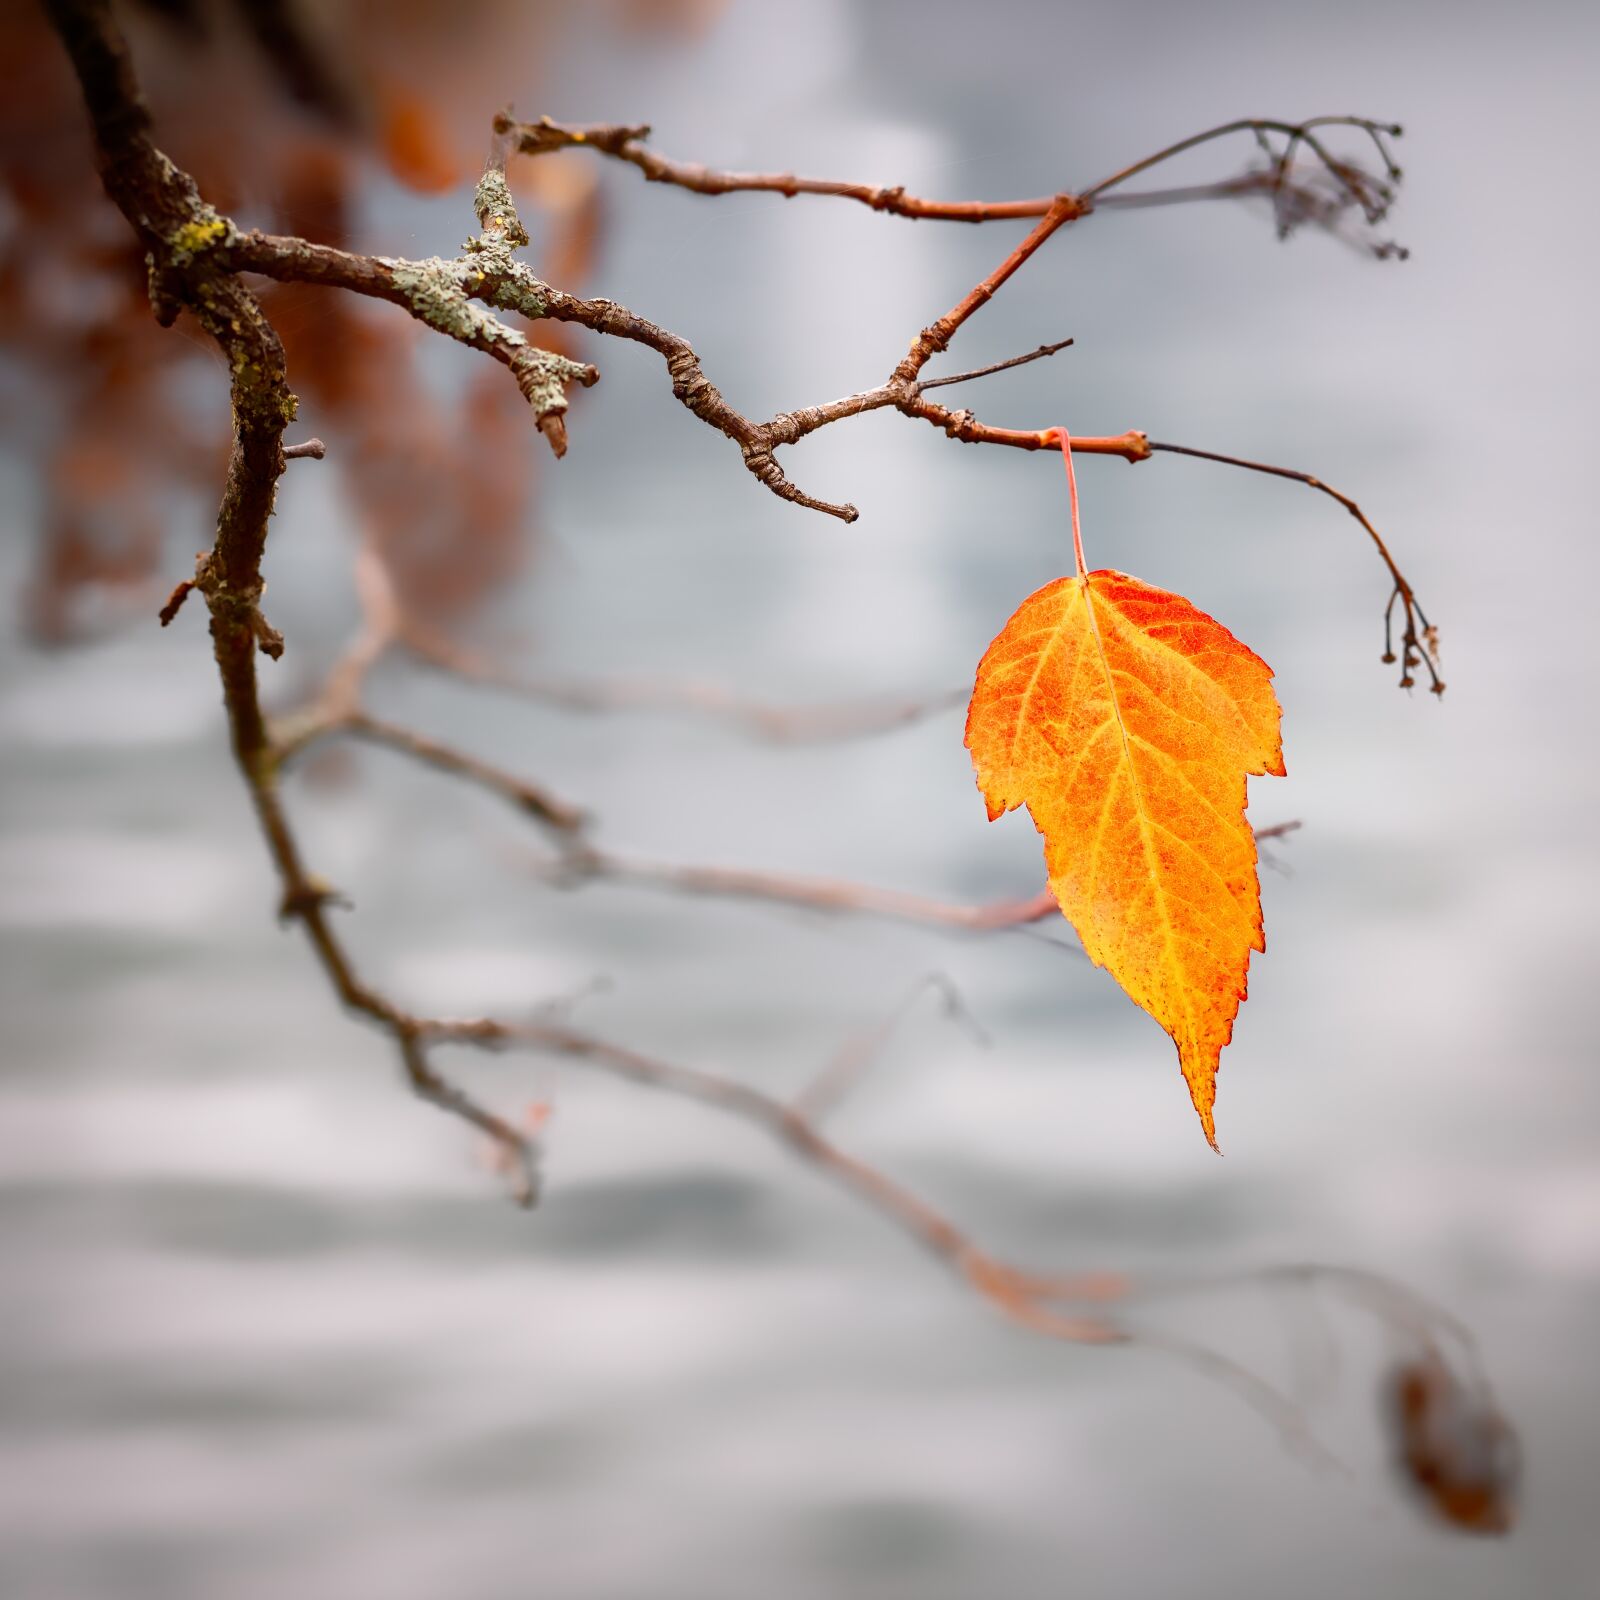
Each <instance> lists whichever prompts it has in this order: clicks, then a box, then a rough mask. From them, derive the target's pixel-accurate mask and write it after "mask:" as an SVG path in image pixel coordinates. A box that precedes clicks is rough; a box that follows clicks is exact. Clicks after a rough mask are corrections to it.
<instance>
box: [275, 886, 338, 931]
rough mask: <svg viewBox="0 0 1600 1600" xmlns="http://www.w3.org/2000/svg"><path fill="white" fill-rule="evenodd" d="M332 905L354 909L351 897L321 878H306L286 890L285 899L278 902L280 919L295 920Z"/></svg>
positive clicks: (285, 920)
mask: <svg viewBox="0 0 1600 1600" xmlns="http://www.w3.org/2000/svg"><path fill="white" fill-rule="evenodd" d="M330 905H332V906H340V907H342V908H343V909H344V910H346V911H348V910H350V909H352V907H351V902H350V900H349V898H348V897H347V896H345V895H342V894H340V893H339V891H338V890H337V889H335V888H334V887H333V885H332V884H330V883H325V882H323V880H322V879H321V878H305V879H303V880H302V881H301V882H299V883H296V884H293V885H291V886H290V887H289V888H287V889H285V890H284V892H283V899H282V900H280V901H279V902H278V921H279V922H294V921H297V920H299V919H301V918H304V917H311V916H315V915H316V914H317V913H318V912H320V911H321V910H322V908H323V907H324V906H330Z"/></svg>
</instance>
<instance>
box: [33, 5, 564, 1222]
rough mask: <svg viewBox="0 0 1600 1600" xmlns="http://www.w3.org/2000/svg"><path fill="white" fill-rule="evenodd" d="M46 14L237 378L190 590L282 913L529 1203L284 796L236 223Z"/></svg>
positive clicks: (123, 185) (124, 75)
mask: <svg viewBox="0 0 1600 1600" xmlns="http://www.w3.org/2000/svg"><path fill="white" fill-rule="evenodd" d="M49 11H50V16H51V20H52V22H53V23H54V24H55V27H56V30H57V32H58V34H59V35H60V37H61V40H62V43H63V44H64V46H65V47H66V50H67V54H68V56H69V57H70V59H71V61H72V64H73V68H74V70H75V71H76V73H77V76H78V80H79V83H80V85H81V86H82V89H83V94H84V100H85V104H86V107H87V109H88V113H89V119H90V123H91V126H92V129H93V132H94V141H95V158H96V165H97V167H98V169H99V172H100V176H101V179H102V181H103V183H104V184H105V188H106V192H107V194H108V195H109V196H110V197H111V199H112V201H113V202H114V203H115V204H116V206H117V207H118V209H119V210H121V211H122V213H123V215H124V216H125V217H126V218H127V219H128V222H129V224H130V225H131V226H132V227H133V229H134V230H135V232H136V233H137V234H138V235H139V237H140V239H141V240H142V241H143V242H144V244H145V247H146V249H147V250H148V252H149V255H150V263H151V264H150V281H151V294H152V299H153V300H154V302H155V307H156V313H157V316H158V317H159V318H160V319H161V320H162V321H163V322H164V323H170V322H171V321H173V320H174V319H175V318H176V316H177V314H178V311H179V309H180V308H182V309H186V310H188V311H190V312H191V313H192V314H193V315H194V316H195V317H196V318H197V320H198V321H199V322H200V325H201V326H202V327H203V328H204V329H205V331H206V333H207V334H209V335H210V337H211V338H212V339H213V340H214V341H215V342H216V344H217V345H218V347H219V348H220V349H221V351H222V353H223V356H224V357H225V358H226V360H227V363H228V369H229V372H230V374H231V390H232V402H233V422H234V443H233V451H232V455H231V457H230V459H229V463H228V472H227V480H226V483H225V484H224V487H223V493H222V504H221V506H220V508H219V510H218V513H217V530H216V538H215V542H214V543H213V545H212V547H211V549H210V550H208V551H206V552H204V553H202V555H201V556H200V558H199V560H198V562H197V564H196V568H195V576H194V578H193V580H192V581H191V582H190V584H189V586H188V588H189V589H192V590H194V591H197V592H198V593H199V594H200V595H201V597H202V598H203V599H204V600H205V602H206V606H207V609H208V610H209V612H210V617H211V640H212V651H213V654H214V656H215V658H216V663H217V671H218V673H219V675H220V677H221V679H222V692H223V702H224V705H225V707H226V710H227V716H228V727H229V732H230V735H231V739H232V745H233V753H234V758H235V760H236V761H237V763H238V766H239V771H240V773H241V774H242V776H243V778H244V781H245V784H246V786H247V787H248V789H249V792H250V798H251V800H252V802H253V803H254V806H255V810H256V816H257V818H258V820H259V821H260V824H261V830H262V833H263V835H264V836H265V838H266V841H267V847H268V849H269V851H270V852H271V854H272V858H273V862H274V864H275V866H276V867H277V870H278V876H279V880H280V882H281V885H282V890H283V896H282V900H281V902H280V910H281V913H282V915H283V916H284V917H285V918H286V919H293V920H296V921H298V922H300V924H301V925H302V926H303V927H304V928H305V931H306V935H307V937H308V938H309V940H310V941H311V945H312V948H313V949H314V950H315V951H316V953H317V957H318V960H319V961H320V962H321V964H322V967H323V970H324V972H325V973H326V975H327V977H328V979H329V982H330V983H331V984H332V986H333V989H334V991H335V993H336V994H338V996H339V998H340V999H341V1000H342V1001H343V1002H344V1004H345V1005H346V1006H348V1007H349V1008H350V1009H351V1010H353V1011H357V1012H359V1013H361V1014H362V1015H364V1016H366V1017H368V1018H369V1019H370V1020H371V1021H373V1022H375V1023H376V1024H378V1025H379V1026H380V1027H381V1028H383V1029H384V1030H385V1031H386V1032H387V1033H388V1034H390V1036H391V1037H392V1038H393V1039H394V1040H395V1042H396V1044H397V1046H398V1048H399V1052H400V1057H401V1062H402V1065H403V1067H404V1069H405V1073H406V1077H407V1080H408V1081H409V1083H410V1084H411V1086H412V1087H413V1089H415V1090H416V1092H417V1093H419V1094H421V1095H423V1096H425V1097H426V1098H427V1099H429V1100H431V1101H432V1102H434V1103H435V1104H437V1105H439V1106H441V1107H442V1108H444V1109H446V1110H448V1111H450V1112H452V1113H453V1114H455V1115H456V1116H459V1117H461V1118H463V1119H464V1120H466V1121H467V1122H469V1123H471V1124H473V1125H474V1126H475V1127H477V1128H478V1129H479V1130H480V1131H482V1132H483V1133H485V1134H486V1135H487V1136H488V1137H489V1138H491V1139H493V1140H494V1141H495V1142H496V1143H497V1145H498V1146H499V1147H500V1148H501V1149H502V1151H503V1152H504V1153H505V1156H506V1160H507V1163H508V1165H509V1166H510V1167H511V1168H512V1170H513V1181H512V1186H513V1191H514V1193H515V1194H516V1196H517V1198H518V1199H519V1200H520V1201H522V1202H523V1203H524V1204H529V1203H531V1202H532V1200H533V1197H534V1192H535V1186H536V1180H535V1173H534V1167H533V1149H532V1146H531V1143H530V1141H529V1140H528V1139H527V1138H526V1137H525V1136H524V1135H523V1134H522V1133H521V1132H520V1131H518V1130H517V1129H516V1128H514V1127H512V1126H511V1125H510V1124H509V1123H507V1122H506V1121H504V1120H503V1119H502V1118H500V1117H497V1116H495V1115H494V1114H493V1113H492V1112H489V1111H486V1110H484V1109H483V1108H482V1107H480V1106H479V1105H478V1104H477V1103H476V1102H475V1101H473V1100H472V1099H470V1098H469V1097H468V1096H467V1095H466V1094H464V1093H463V1092H462V1091H461V1090H459V1089H457V1088H455V1087H453V1086H452V1085H450V1084H448V1083H447V1082H445V1080H444V1079H443V1078H441V1077H440V1076H439V1075H438V1074H437V1073H436V1072H435V1071H434V1070H433V1068H432V1067H431V1066H430V1065H429V1063H428V1061H427V1059H426V1053H425V1049H424V1041H423V1038H422V1034H421V1032H420V1030H419V1028H418V1026H417V1023H416V1020H415V1019H414V1018H412V1017H411V1016H409V1015H408V1014H407V1013H406V1012H404V1011H402V1010H401V1009H400V1008H398V1007H397V1006H395V1005H394V1004H393V1003H392V1002H391V1001H389V1000H388V999H387V998H386V997H385V996H383V995H381V994H379V993H378V992H377V991H376V990H373V989H371V988H369V987H368V986H367V985H366V984H364V983H363V982H362V981H361V979H360V978H359V977H358V976H357V975H356V973H355V970H354V968H353V967H352V965H351V963H350V960H349V958H348V956H347V955H346V953H345V950H344V946H343V944H342V943H341V942H340V940H339V937H338V935H337V933H336V932H335V930H334V927H333V924H332V922H331V920H330V917H329V914H328V910H329V904H330V902H331V901H332V900H333V899H334V898H335V896H334V894H333V891H332V890H331V889H329V888H328V886H327V885H325V884H323V883H322V882H321V881H320V880H318V879H317V878H315V877H313V876H312V874H311V873H309V872H308V871H307V869H306V867H305V865H304V863H303V861H302V859H301V856H300V851H299V847H298V845H297V843H296V841H295V837H294V833H293V831H292V829H291V827H290V823H289V820H288V817H287V814H286V813H285V811H284V809H283V805H282V801H281V798H280V796H279V792H278V762H277V760H276V752H275V750H274V747H273V744H272V740H271V737H270V735H269V733H268V729H267V725H266V721H265V718H264V717H263V715H262V711H261V701H260V696H259V693H258V686H257V682H256V652H257V650H258V649H259V650H260V651H261V652H263V653H264V654H266V655H269V656H273V657H277V656H279V655H281V654H282V651H283V638H282V636H281V635H280V634H279V633H278V632H277V630H276V629H274V628H273V627H271V626H270V624H268V622H267V621H266V619H265V617H264V616H263V615H262V613H261V609H260V600H261V595H262V592H263V590H264V588H265V582H264V580H263V578H262V574H261V562H262V556H263V553H264V551H265V549H266V540H267V524H268V519H269V518H270V517H271V515H272V510H273V501H274V496H275V492H276V486H277V481H278V478H279V477H280V476H281V475H282V473H283V470H284V451H283V433H284V429H285V428H286V427H287V426H288V424H289V423H290V422H291V421H292V420H293V418H294V414H295V397H294V395H293V393H292V392H291V391H290V389H289V384H288V378H287V373H286V371H285V365H284V356H283V346H282V345H281V344H280V343H279V340H278V336H277V333H276V331H275V330H274V329H273V327H272V325H271V323H270V322H269V321H268V320H267V318H266V316H265V315H264V313H263V312H262V310H261V306H260V304H259V303H258V302H257V300H256V298H255V297H254V296H253V295H252V294H251V293H250V292H249V291H248V290H247V289H246V288H245V287H244V285H243V284H242V283H240V282H239V280H238V278H237V276H235V275H234V273H233V272H232V271H231V270H229V269H228V268H227V267H226V266H224V265H223V264H221V263H219V262H218V261H217V260H216V259H215V257H214V255H213V253H212V250H211V248H210V247H211V246H212V245H213V244H214V243H215V242H216V241H217V240H219V239H221V238H223V237H225V236H226V235H227V234H228V232H229V228H230V225H229V224H228V223H226V222H224V221H223V220H222V219H221V218H220V217H218V216H217V215H216V213H215V212H213V211H212V210H211V209H210V207H209V206H207V205H205V203H204V202H203V201H202V200H201V198H200V195H199V192H198V190H197V189H196V188H195V185H194V182H193V180H192V179H191V178H189V177H188V175H187V174H185V173H183V172H180V171H179V170H178V169H177V168H176V167H175V166H174V165H173V164H172V162H171V161H169V160H168V159H167V157H166V156H164V155H163V154H162V153H161V152H160V151H159V150H158V149H157V148H156V147H155V145H154V144H153V143H152V142H151V139H150V135H149V126H150V122H149V113H148V112H147V111H146V109H145V106H144V102H143V99H142V98H141V96H140V94H139V89H138V84H137V82H136V80H135V77H134V73H133V67H132V63H131V61H130V59H129V56H128V52H127V46H126V43H125V41H124V40H123V38H122V36H121V34H120V33H119V32H118V30H117V27H116V24H115V22H114V21H113V19H112V17H111V13H110V10H109V8H108V6H107V5H106V4H104V0H49ZM187 592H188V589H184V588H183V587H182V586H180V591H175V593H174V597H173V599H172V600H170V601H169V602H168V608H169V609H168V611H167V613H166V615H165V617H164V620H169V619H170V615H171V613H172V612H175V610H176V607H177V605H178V604H180V603H181V600H182V595H183V594H184V593H187Z"/></svg>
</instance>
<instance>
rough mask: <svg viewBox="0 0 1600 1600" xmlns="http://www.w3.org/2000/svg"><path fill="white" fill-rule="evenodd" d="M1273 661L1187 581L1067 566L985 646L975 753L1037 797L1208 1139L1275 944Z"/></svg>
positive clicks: (1091, 941) (970, 742)
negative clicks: (1242, 1016)
mask: <svg viewBox="0 0 1600 1600" xmlns="http://www.w3.org/2000/svg"><path fill="white" fill-rule="evenodd" d="M1271 679H1272V669H1271V668H1270V667H1269V666H1268V665H1267V664H1266V662H1264V661H1263V660H1262V659H1261V658H1260V657H1259V656H1257V655H1256V654H1255V653H1254V652H1253V651H1251V650H1248V649H1246V647H1245V646H1244V645H1242V644H1240V643H1239V641H1238V640H1237V639H1235V638H1234V637H1233V635H1232V634H1231V633H1229V632H1228V630H1227V629H1226V628H1224V627H1223V626H1222V625H1221V623H1219V622H1216V621H1214V620H1213V619H1212V618H1211V617H1208V616H1207V615H1206V614H1205V613H1204V612H1203V611H1199V610H1197V609H1196V608H1195V607H1194V606H1192V605H1191V604H1190V603H1189V602H1188V601H1187V600H1185V599H1184V598H1183V597H1182V596H1181V595H1176V594H1169V593H1167V592H1166V591H1165V590H1163V589H1154V588H1152V587H1151V586H1150V585H1149V584H1147V583H1141V582H1140V581H1139V580H1138V579H1137V578H1130V577H1129V576H1128V575H1127V574H1126V573H1122V572H1109V571H1101V572H1091V573H1089V574H1088V575H1087V576H1086V577H1085V576H1075V577H1070V578H1059V579H1057V580H1056V582H1054V583H1050V584H1046V585H1045V587H1044V588H1042V589H1040V590H1039V591H1038V592H1037V593H1036V594H1033V595H1030V596H1029V597H1028V599H1026V600H1025V601H1023V603H1022V605H1021V606H1020V607H1019V608H1018V610H1017V612H1016V614H1015V615H1014V616H1013V617H1012V618H1011V620H1010V621H1009V622H1008V623H1007V624H1006V625H1005V627H1004V628H1003V629H1002V630H1001V632H1000V635H999V637H998V638H997V639H996V640H995V641H994V643H993V644H991V645H990V646H989V648H988V650H987V651H986V652H985V654H984V657H983V660H982V662H981V663H980V664H979V667H978V679H977V684H976V686H975V687H974V689H973V692H972V705H971V708H970V710H969V711H968V714H967V748H968V749H969V750H970V751H971V752H972V761H973V765H974V767H975V768H976V770H977V774H978V787H979V788H980V789H981V790H982V791H983V795H984V799H985V800H986V801H987V802H988V806H989V818H990V820H991V821H993V820H994V819H995V818H996V817H998V816H1000V815H1002V814H1003V813H1004V812H1007V811H1010V810H1012V809H1013V808H1014V807H1016V806H1019V805H1026V806H1027V808H1028V810H1029V812H1030V814H1031V815H1032V817H1033V821H1034V826H1035V827H1037V828H1038V830H1039V832H1040V833H1042V834H1043V835H1044V841H1045V849H1044V856H1045V865H1046V867H1047V868H1048V869H1049V874H1050V887H1051V889H1052V890H1053V891H1054V893H1055V897H1056V900H1057V901H1058V902H1059V904H1060V906H1061V909H1062V911H1063V912H1064V913H1065V915H1066V917H1067V919H1068V920H1069V921H1070V922H1071V923H1072V925H1073V926H1074V927H1075V928H1076V929H1077V930H1078V934H1079V937H1080V938H1081V939H1082V940H1083V947H1084V949H1085V950H1086V951H1087V952H1088V954H1089V959H1090V960H1091V961H1093V962H1094V963H1095V965H1096V966H1101V967H1106V968H1108V969H1109V970H1110V972H1111V975H1112V976H1113V977H1114V978H1115V979H1116V980H1117V982H1118V983H1120V984H1121V985H1122V987H1123V988H1124V989H1125V990H1126V991H1127V993H1128V995H1129V997H1130V998H1131V999H1132V1000H1133V1001H1134V1003H1135V1004H1137V1005H1139V1006H1142V1007H1143V1008H1144V1009H1145V1010H1146V1011H1148V1012H1149V1013H1150V1015H1151V1016H1153V1017H1154V1018H1155V1019H1156V1021H1157V1022H1159V1023H1160V1024H1161V1026H1162V1027H1163V1028H1165V1029H1166V1030H1167V1032H1168V1033H1169V1034H1171V1035H1172V1040H1173V1043H1174V1044H1176V1045H1177V1047H1178V1060H1179V1063H1180V1065H1181V1066H1182V1068H1183V1075H1184V1077H1185V1078H1186V1079H1187V1080H1188V1083H1189V1094H1190V1097H1191V1098H1192V1099H1193V1101H1194V1108H1195V1110H1196V1111H1197V1112H1199V1114H1200V1123H1201V1126H1202V1127H1203V1128H1204V1129H1205V1134H1206V1138H1207V1139H1208V1140H1209V1141H1210V1143H1211V1146H1212V1148H1213V1149H1215V1148H1216V1127H1215V1123H1214V1121H1213V1119H1212V1106H1213V1104H1214V1103H1215V1101H1216V1097H1217V1090H1216V1072H1217V1061H1218V1058H1219V1057H1220V1056H1221V1053H1222V1047H1223V1046H1224V1045H1225V1044H1227V1042H1228V1041H1229V1039H1231V1038H1232V1037H1233V1019H1234V1016H1235V1015H1236V1014H1237V1012H1238V1010H1239V1002H1240V1001H1241V1000H1243V999H1244V997H1245V992H1246V983H1245V973H1246V970H1247V969H1248V967H1249V965H1250V952H1251V951H1252V950H1264V949H1265V948H1266V943H1265V940H1264V938H1263V936H1262V929H1261V887H1260V883H1259V881H1258V879H1257V877H1256V844H1255V837H1254V835H1253V834H1252V833H1251V831H1250V828H1249V826H1248V824H1247V823H1246V822H1245V819H1244V807H1245V776H1246V774H1257V775H1259V774H1263V773H1273V774H1275V775H1277V776H1279V777H1281V776H1282V775H1283V753H1282V746H1281V744H1280V742H1279V737H1278V719H1279V716H1280V712H1279V709H1278V701H1277V697H1276V696H1275V695H1274V694H1273V692H1272V682H1271Z"/></svg>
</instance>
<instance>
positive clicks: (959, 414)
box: [940, 407, 978, 444]
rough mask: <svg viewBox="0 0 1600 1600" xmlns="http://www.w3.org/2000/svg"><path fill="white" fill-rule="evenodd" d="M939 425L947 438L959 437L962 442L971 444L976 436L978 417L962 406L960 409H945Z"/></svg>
mask: <svg viewBox="0 0 1600 1600" xmlns="http://www.w3.org/2000/svg"><path fill="white" fill-rule="evenodd" d="M940 409H941V410H942V409H943V408H942V407H941V408H940ZM941 426H942V427H943V428H944V431H945V434H946V436H947V437H948V438H951V439H959V440H960V441H961V442H962V444H971V443H972V441H973V440H974V439H975V438H976V437H977V432H978V419H977V417H976V416H974V415H973V413H972V412H970V411H968V410H967V409H966V408H965V407H962V409H961V410H960V411H946V412H945V414H944V420H943V422H942V424H941Z"/></svg>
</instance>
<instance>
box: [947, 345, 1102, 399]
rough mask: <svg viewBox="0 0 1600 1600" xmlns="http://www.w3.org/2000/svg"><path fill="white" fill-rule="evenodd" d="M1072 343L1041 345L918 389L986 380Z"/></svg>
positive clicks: (1023, 365)
mask: <svg viewBox="0 0 1600 1600" xmlns="http://www.w3.org/2000/svg"><path fill="white" fill-rule="evenodd" d="M1072 343H1073V341H1072V340H1071V339H1061V340H1058V341H1057V342H1056V343H1055V344H1042V345H1040V346H1039V348H1038V349H1037V350H1030V351H1029V352H1028V353H1027V355H1025V356H1012V358H1011V359H1010V360H1009V361H996V362H995V363H994V364H993V365H992V366H987V367H974V368H973V369H972V371H971V372H957V373H953V374H952V375H951V376H950V377H948V378H924V379H923V380H922V382H921V383H920V384H919V385H918V388H920V389H921V390H922V391H923V392H924V393H926V392H927V391H928V390H929V389H943V388H945V387H946V386H948V385H949V384H952V383H966V382H968V381H970V380H971V379H973V378H987V377H988V376H989V375H990V374H991V373H995V372H1009V371H1010V370H1011V368H1012V367H1025V366H1027V364H1028V363H1029V362H1030V361H1038V360H1040V359H1041V358H1042V357H1044V356H1053V355H1054V354H1055V353H1056V352H1057V351H1058V350H1065V349H1066V348H1067V347H1068V346H1069V345H1071V344H1072Z"/></svg>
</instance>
